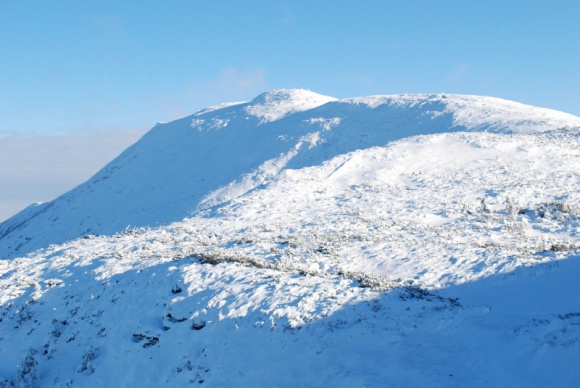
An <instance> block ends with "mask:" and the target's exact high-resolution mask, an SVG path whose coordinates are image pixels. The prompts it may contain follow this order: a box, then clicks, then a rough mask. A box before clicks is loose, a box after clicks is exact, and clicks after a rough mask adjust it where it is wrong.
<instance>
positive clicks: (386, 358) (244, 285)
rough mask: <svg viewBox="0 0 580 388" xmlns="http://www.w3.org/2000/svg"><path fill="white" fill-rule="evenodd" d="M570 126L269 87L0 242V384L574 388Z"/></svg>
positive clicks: (69, 196) (578, 236)
mask: <svg viewBox="0 0 580 388" xmlns="http://www.w3.org/2000/svg"><path fill="white" fill-rule="evenodd" d="M579 187H580V119H579V118H577V117H574V116H571V115H567V114H565V113H561V112H556V111H552V110H548V109H541V108H534V107H530V106H526V105H522V104H518V103H515V102H511V101H505V100H500V99H497V98H491V97H477V96H460V95H442V94H440V95H397V96H368V97H359V98H350V99H340V100H337V99H333V98H330V97H326V96H321V95H317V94H314V93H311V92H308V91H304V90H276V91H272V92H268V93H265V94H263V95H261V96H258V97H257V98H256V99H254V100H253V101H250V102H243V103H231V104H223V105H219V106H216V107H211V108H207V109H204V110H202V111H200V112H197V113H195V114H193V115H191V116H189V117H185V118H183V119H180V120H176V121H174V122H171V123H167V124H158V125H156V126H155V127H154V128H153V129H152V130H151V131H150V132H149V133H147V134H146V135H145V136H143V138H142V139H141V140H139V141H138V142H137V143H135V144H134V145H133V146H131V147H130V148H128V149H127V150H126V151H125V152H123V153H122V154H121V155H120V156H119V157H118V158H116V159H115V160H113V161H112V162H111V163H109V164H108V165H107V166H105V167H104V168H103V169H102V170H101V171H99V172H98V173H97V174H96V175H95V176H94V177H92V178H91V179H89V180H88V181H87V182H85V183H83V184H81V185H80V186H78V187H77V188H75V189H74V190H72V191H70V192H68V193H65V194H63V195H62V196H61V197H59V198H57V199H55V200H54V201H52V202H48V203H45V204H41V205H36V206H31V207H29V208H27V209H25V210H24V211H22V212H21V213H20V214H18V215H17V216H15V217H13V218H12V219H10V220H8V221H6V222H4V223H3V224H1V225H0V257H2V258H3V259H2V260H0V387H15V386H18V387H27V386H55V387H70V386H73V387H74V386H79V387H89V386H90V387H93V386H123V387H139V386H186V385H190V384H195V385H200V384H203V385H204V386H206V385H207V386H344V387H351V386H410V387H416V386H526V387H527V386H530V387H534V386H537V387H541V386H574V385H577V382H578V381H580V372H579V369H578V359H579V354H580V329H579V328H580V304H579V299H578V297H577V295H578V276H579V274H580V254H579V250H580V190H579Z"/></svg>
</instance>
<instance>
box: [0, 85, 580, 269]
mask: <svg viewBox="0 0 580 388" xmlns="http://www.w3.org/2000/svg"><path fill="white" fill-rule="evenodd" d="M579 125H580V119H579V118H577V117H575V116H571V115H568V114H565V113H561V112H557V111H553V110H549V109H542V108H534V107H531V106H527V105H522V104H519V103H515V102H511V101H506V100H501V99H497V98H490V97H478V96H461V95H396V96H369V97H359V98H350V99H343V100H337V99H335V98H332V97H327V96H323V95H320V94H316V93H313V92H310V91H306V90H296V89H292V90H284V89H279V90H273V91H270V92H267V93H264V94H261V95H260V96H258V97H256V98H255V99H254V100H252V101H251V102H247V103H236V104H224V105H222V106H218V107H213V108H208V109H205V110H202V111H200V112H197V113H195V114H193V115H191V116H188V117H186V118H183V119H180V120H176V121H174V122H171V123H167V124H158V125H156V126H155V127H154V128H153V129H152V130H151V131H150V132H149V133H147V134H146V135H145V136H143V138H142V139H141V140H139V141H138V142H137V143H136V144H134V145H133V146H131V147H130V148H128V149H127V150H126V151H125V152H123V153H122V154H121V155H120V156H119V157H118V158H116V159H115V160H113V161H112V162H111V163H109V164H108V165H107V166H105V167H104V168H103V169H102V170H101V171H99V172H98V173H97V174H96V175H95V176H93V177H92V178H91V179H89V180H88V181H87V182H85V183H83V184H81V185H79V186H78V187H76V188H75V189H73V190H71V191H70V192H68V193H66V194H63V195H62V196H60V197H59V198H57V199H55V200H54V201H51V202H47V203H43V204H40V205H34V206H31V207H29V208H27V209H25V210H24V211H22V212H21V213H19V214H17V215H15V216H14V217H12V218H11V219H9V220H7V221H5V222H4V223H2V224H0V257H3V258H12V257H16V256H19V255H25V254H27V253H29V252H31V251H33V250H35V249H38V248H41V247H44V246H47V245H49V244H54V243H62V242H64V241H67V240H70V239H74V238H77V237H81V236H84V235H101V234H114V233H116V232H120V231H123V230H124V229H126V228H128V227H143V226H158V225H166V224H169V223H171V222H174V221H179V220H181V219H183V218H184V217H189V216H191V215H192V214H196V212H198V211H199V210H201V209H207V208H210V207H213V206H217V205H219V204H222V203H225V202H227V201H230V200H232V199H234V198H237V197H239V196H241V195H244V194H245V193H247V192H248V191H250V190H252V189H255V188H256V187H258V186H260V185H264V184H266V183H267V182H269V181H270V180H271V179H273V178H274V177H275V176H277V175H278V174H279V173H280V172H281V171H283V170H284V169H300V168H303V167H307V166H313V165H318V164H321V163H323V162H325V161H327V160H329V159H331V158H333V157H335V156H337V155H340V154H345V153H348V152H351V151H354V150H357V149H365V148H369V147H374V146H384V145H386V144H387V143H388V142H391V141H394V140H398V139H401V138H405V137H409V136H415V135H427V134H435V133H444V132H461V131H470V132H481V131H486V132H494V133H511V134H522V133H539V132H545V131H549V130H554V129H558V128H567V127H574V126H579Z"/></svg>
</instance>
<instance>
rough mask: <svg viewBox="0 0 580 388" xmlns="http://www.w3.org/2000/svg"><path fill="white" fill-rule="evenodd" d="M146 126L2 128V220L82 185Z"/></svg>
mask: <svg viewBox="0 0 580 388" xmlns="http://www.w3.org/2000/svg"><path fill="white" fill-rule="evenodd" d="M145 132H146V129H108V130H94V129H86V130H79V131H76V132H75V133H73V134H66V135H27V134H21V133H15V132H4V133H0V222H3V221H5V220H6V219H8V218H9V217H11V216H13V215H15V214H16V213H18V212H19V211H21V210H22V209H24V208H25V207H27V206H29V205H30V204H32V203H35V202H46V201H51V200H53V199H54V198H56V197H58V196H60V195H61V194H64V193H65V192H67V191H68V190H70V189H72V188H74V187H76V186H77V185H79V184H81V183H82V182H84V181H85V180H87V179H88V178H90V177H91V176H92V175H94V174H95V173H96V172H97V171H98V170H100V169H101V168H102V167H103V166H105V164H107V163H108V162H110V161H111V160H112V159H113V158H115V157H116V156H118V155H119V154H120V153H121V152H122V151H123V150H125V149H126V148H127V147H128V146H130V145H131V144H133V143H134V142H135V141H137V140H138V139H139V138H140V137H141V136H142V135H143V134H144V133H145Z"/></svg>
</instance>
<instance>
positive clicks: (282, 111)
mask: <svg viewBox="0 0 580 388" xmlns="http://www.w3.org/2000/svg"><path fill="white" fill-rule="evenodd" d="M331 101H336V98H334V97H329V96H325V95H322V94H318V93H314V92H311V91H309V90H305V89H274V90H271V91H269V92H266V93H262V94H260V95H259V96H258V97H256V98H254V99H253V100H252V101H251V102H250V104H249V105H248V106H247V107H246V112H248V113H249V114H251V115H252V116H256V117H258V118H260V121H261V123H267V122H272V121H276V120H279V119H281V118H283V117H284V116H287V115H288V114H291V113H296V112H302V111H306V110H310V109H314V108H317V107H319V106H321V105H324V104H326V103H328V102H331Z"/></svg>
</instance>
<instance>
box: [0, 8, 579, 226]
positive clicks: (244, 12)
mask: <svg viewBox="0 0 580 388" xmlns="http://www.w3.org/2000/svg"><path fill="white" fill-rule="evenodd" d="M578 69H580V1H577V0H574V1H558V0H553V1H534V0H526V1H510V0H503V1H491V0H488V1H469V0H464V1H450V0H441V1H387V0H382V1H379V0H376V1H375V0H367V1H346V0H345V1H340V0H335V1H312V0H311V1H299V0H296V1H273V0H272V1H266V0H255V1H252V0H250V1H241V0H240V1H127V0H126V1H106V0H102V1H67V0H59V1H42V2H40V1H26V0H24V1H23V0H20V1H0V151H2V150H9V151H10V152H4V153H3V154H0V220H2V219H4V218H6V217H7V216H9V215H11V214H13V213H14V212H16V211H17V210H18V209H19V208H21V207H22V206H24V205H25V204H26V203H30V202H33V201H46V200H50V199H53V198H54V197H55V196H57V195H58V194H61V193H62V192H64V191H66V190H68V189H70V188H72V187H73V186H75V185H76V184H79V183H81V181H82V180H84V179H87V178H88V177H89V176H90V175H91V174H92V173H94V172H96V170H97V169H98V168H99V167H101V166H102V165H104V164H105V163H106V162H107V161H108V160H109V159H110V158H112V157H114V156H115V155H116V154H118V153H119V152H121V151H122V149H123V148H125V147H126V146H128V145H129V144H130V143H131V142H133V141H135V140H136V139H137V138H138V137H139V136H140V135H141V134H142V133H144V131H146V130H147V129H148V128H151V127H152V126H153V125H154V124H155V123H156V122H158V121H170V120H173V119H176V118H179V117H182V116H185V115H188V114H191V113H193V112H194V111H197V110H199V109H202V108H204V107H206V106H209V105H213V104H216V103H220V102H226V101H238V100H249V99H252V98H253V97H255V96H256V95H257V94H259V93H261V92H263V91H266V90H269V89H274V88H307V89H310V90H313V91H315V92H318V93H322V94H327V95H331V96H334V97H355V96H361V95H369V94H397V93H439V92H445V93H465V94H479V95H490V96H494V97H501V98H506V99H511V100H516V101H519V102H523V103H528V104H531V105H536V106H542V107H548V108H554V109H558V110H562V111H565V112H568V113H572V114H575V115H580V98H578V91H579V90H580V72H579V71H578ZM8 141H10V142H11V143H10V144H8V143H7V142H8ZM15 142H16V143H15ZM15 144H17V146H15ZM95 144H97V145H98V146H97V145H95ZM26 147H29V148H26ZM82 147H86V150H85V149H83V148H82ZM99 147H100V148H99ZM39 148H41V149H42V150H43V152H41V153H39V152H37V150H38V149H39ZM15 150H19V152H16V151H15ZM79 152H81V153H82V154H83V155H85V157H84V158H83V160H85V159H86V160H85V161H84V162H80V161H78V160H77V159H75V155H77V154H78V153H79ZM105 158H108V159H105ZM59 166H60V167H59ZM21 170H25V172H23V171H21ZM35 174H36V175H35ZM35 176H42V177H44V178H43V179H44V181H47V182H51V184H50V185H49V186H50V187H52V188H51V189H50V190H49V189H48V188H47V185H46V184H43V185H39V184H38V182H36V186H33V185H34V184H35V182H34V181H35ZM20 185H25V186H26V190H24V189H22V187H21V186H20ZM17 186H18V187H17ZM21 189H22V190H24V191H26V193H28V194H26V195H24V194H22V193H21V192H20V191H19V190H21ZM24 191H23V192H24ZM8 197H10V198H12V199H9V198H8ZM10 201H11V202H10ZM8 202H10V203H11V205H8Z"/></svg>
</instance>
